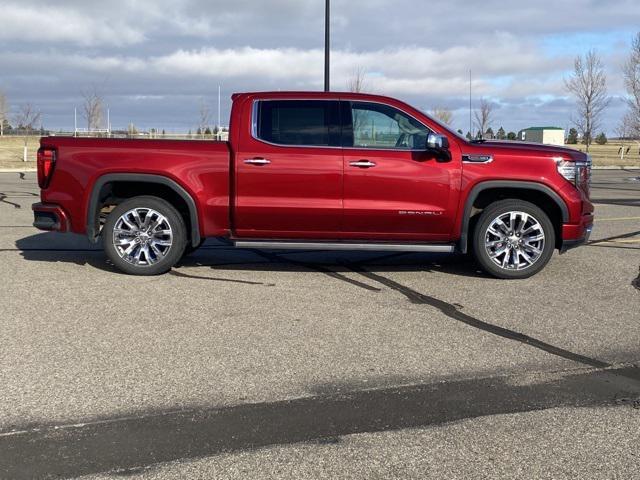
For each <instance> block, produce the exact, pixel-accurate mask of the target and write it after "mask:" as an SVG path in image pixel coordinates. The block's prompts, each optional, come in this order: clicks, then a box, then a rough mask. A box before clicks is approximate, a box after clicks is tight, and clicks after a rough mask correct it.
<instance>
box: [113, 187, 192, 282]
mask: <svg viewBox="0 0 640 480" xmlns="http://www.w3.org/2000/svg"><path fill="white" fill-rule="evenodd" d="M102 235H103V237H104V238H103V242H104V250H105V253H106V254H107V257H109V259H110V260H111V261H112V262H113V264H114V265H115V266H116V267H117V268H118V269H120V270H122V271H123V272H125V273H129V274H132V275H158V274H160V273H165V272H167V271H169V270H170V269H171V268H172V267H173V266H174V265H175V264H176V263H177V262H178V260H180V257H182V253H183V252H184V249H185V246H186V243H187V234H186V228H185V224H184V220H183V219H182V217H181V216H180V214H179V213H178V211H177V210H176V209H175V208H174V207H173V206H172V205H171V204H170V203H168V202H167V201H165V200H162V199H161V198H158V197H152V196H140V197H134V198H131V199H129V200H126V201H125V202H122V203H121V204H120V205H118V206H117V207H116V208H114V209H113V211H112V212H111V213H110V214H109V216H108V217H107V221H106V223H105V225H104V228H103V230H102Z"/></svg>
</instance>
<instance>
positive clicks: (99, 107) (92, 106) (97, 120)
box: [82, 86, 104, 132]
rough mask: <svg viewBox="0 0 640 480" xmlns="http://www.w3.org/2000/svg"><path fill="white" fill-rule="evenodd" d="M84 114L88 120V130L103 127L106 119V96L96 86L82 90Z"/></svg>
mask: <svg viewBox="0 0 640 480" xmlns="http://www.w3.org/2000/svg"><path fill="white" fill-rule="evenodd" d="M82 98H83V99H84V101H83V104H82V116H83V117H84V118H85V120H86V121H87V130H88V131H89V132H91V131H92V130H98V129H100V128H101V127H102V124H103V120H104V98H103V97H102V95H101V94H100V93H99V92H98V90H97V89H96V87H95V86H94V87H92V88H91V89H90V90H83V91H82Z"/></svg>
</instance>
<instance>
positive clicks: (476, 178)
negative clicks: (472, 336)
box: [33, 92, 593, 278]
mask: <svg viewBox="0 0 640 480" xmlns="http://www.w3.org/2000/svg"><path fill="white" fill-rule="evenodd" d="M230 125H231V126H230V138H229V141H228V142H213V141H180V140H153V139H149V140H128V139H104V138H61V137H43V138H42V139H41V141H40V144H41V148H40V150H39V152H38V182H39V184H40V188H41V197H42V203H37V204H35V205H34V206H33V210H34V214H35V222H34V225H35V226H36V227H38V228H40V229H43V230H56V231H61V232H67V231H71V232H76V233H82V234H86V235H87V236H88V237H89V240H90V241H92V242H97V241H98V239H99V238H100V237H102V239H103V243H104V249H105V252H106V254H107V256H108V257H109V258H110V259H111V261H112V262H113V263H114V265H116V266H117V267H118V268H119V269H121V270H122V271H124V272H127V273H131V274H137V275H154V274H160V273H163V272H166V271H168V270H169V269H171V268H172V267H173V265H174V264H175V263H176V262H177V261H178V260H179V259H180V258H181V257H182V256H183V255H184V254H185V253H188V252H190V251H192V250H194V249H196V248H198V246H199V245H201V244H202V242H203V240H204V239H205V238H206V237H225V238H227V239H230V240H231V241H232V242H233V244H234V245H235V246H236V247H239V248H260V249H269V248H271V249H274V248H276V249H300V248H302V249H305V250H309V249H319V250H390V251H412V252H447V253H448V252H456V251H457V252H462V253H466V252H473V254H474V256H475V258H476V259H477V261H478V263H479V264H480V265H481V266H482V268H484V269H485V270H486V271H487V272H489V273H490V274H492V275H495V276H496V277H500V278H525V277H529V276H531V275H533V274H535V273H536V272H538V271H540V270H541V269H542V268H543V267H544V266H545V264H546V263H547V262H548V261H549V259H550V258H551V256H552V254H553V251H554V249H559V250H560V251H561V252H562V251H565V250H567V249H568V248H571V247H575V246H577V245H580V244H582V243H584V242H585V241H586V240H587V239H588V237H589V234H590V232H591V227H592V224H593V205H592V204H591V203H590V201H589V182H590V168H591V162H590V158H589V156H588V155H585V154H584V153H581V152H579V151H575V150H571V149H567V148H562V147H552V146H543V145H538V144H526V143H515V142H485V141H481V140H480V141H472V142H469V141H467V140H466V139H465V138H463V137H461V136H460V135H458V134H456V133H455V132H453V131H451V130H450V129H449V128H448V127H446V126H445V125H442V124H440V123H438V122H437V121H435V120H434V119H432V118H430V117H429V116H428V115H425V114H424V113H423V112H421V111H419V110H417V109H415V108H412V107H411V106H409V105H407V104H405V103H402V102H400V101H398V100H394V99H392V98H387V97H381V96H374V95H364V94H354V93H303V92H290V93H286V92H277V93H276V92H273V93H245V94H236V95H234V96H233V109H232V112H231V124H230Z"/></svg>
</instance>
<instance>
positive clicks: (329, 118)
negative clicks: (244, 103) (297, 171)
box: [254, 100, 340, 147]
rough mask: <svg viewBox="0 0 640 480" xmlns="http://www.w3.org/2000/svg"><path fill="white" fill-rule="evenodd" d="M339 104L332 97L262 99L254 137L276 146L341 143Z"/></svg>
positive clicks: (315, 145)
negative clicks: (324, 98)
mask: <svg viewBox="0 0 640 480" xmlns="http://www.w3.org/2000/svg"><path fill="white" fill-rule="evenodd" d="M338 111H339V104H338V102H337V101H332V100H328V101H326V100H262V101H259V102H258V104H257V108H256V111H254V115H256V116H257V122H255V123H254V125H255V126H254V136H256V137H257V138H259V139H260V140H264V141H266V142H269V143H273V144H276V145H290V146H306V147H337V146H340V132H339V118H338Z"/></svg>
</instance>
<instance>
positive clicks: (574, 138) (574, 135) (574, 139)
mask: <svg viewBox="0 0 640 480" xmlns="http://www.w3.org/2000/svg"><path fill="white" fill-rule="evenodd" d="M576 143H578V130H576V129H575V128H572V129H570V130H569V135H568V136H567V144H569V145H575V144H576Z"/></svg>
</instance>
